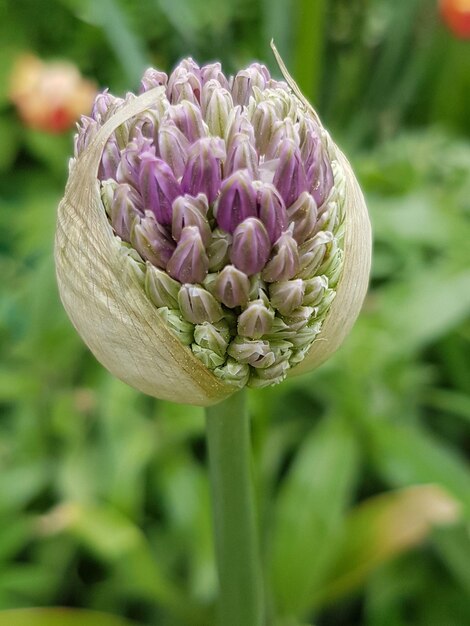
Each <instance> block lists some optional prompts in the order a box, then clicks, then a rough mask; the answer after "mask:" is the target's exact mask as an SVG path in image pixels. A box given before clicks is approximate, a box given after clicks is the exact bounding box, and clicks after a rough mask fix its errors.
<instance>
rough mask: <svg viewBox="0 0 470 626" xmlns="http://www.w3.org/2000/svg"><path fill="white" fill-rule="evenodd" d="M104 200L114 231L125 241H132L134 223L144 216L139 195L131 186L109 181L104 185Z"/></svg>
mask: <svg viewBox="0 0 470 626" xmlns="http://www.w3.org/2000/svg"><path fill="white" fill-rule="evenodd" d="M110 193H112V197H110V195H109V194H110ZM102 198H103V202H104V204H105V208H106V210H107V213H108V215H109V218H110V220H111V225H112V227H113V228H114V231H115V232H116V234H117V235H119V237H121V239H122V240H123V241H130V237H131V232H132V228H133V226H134V222H135V221H136V219H137V218H138V217H141V216H143V206H142V198H141V197H140V195H139V193H138V192H137V191H136V190H135V189H134V188H133V187H131V186H130V185H127V184H125V183H123V184H117V183H114V181H109V182H106V183H104V184H103V188H102Z"/></svg>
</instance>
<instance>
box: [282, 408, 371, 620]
mask: <svg viewBox="0 0 470 626" xmlns="http://www.w3.org/2000/svg"><path fill="white" fill-rule="evenodd" d="M358 461H359V456H358V444H357V441H356V439H355V438H354V434H353V432H352V431H351V429H350V426H349V425H348V423H347V422H346V421H345V420H342V419H340V418H337V417H329V418H327V419H325V420H323V421H322V422H321V423H320V425H319V426H318V427H317V428H316V429H315V430H314V431H313V432H312V434H311V435H310V436H309V437H308V438H307V439H306V441H304V443H303V444H302V446H301V448H300V450H299V452H298V453H297V456H296V458H295V460H294V463H293V466H292V468H291V470H290V472H289V474H288V476H287V478H286V479H285V482H284V483H283V485H282V486H281V490H280V494H279V498H278V501H277V503H276V508H275V511H274V515H275V521H274V528H273V533H272V561H271V563H270V577H271V579H272V585H273V592H274V600H275V603H276V605H277V608H278V611H279V612H280V613H281V615H285V616H291V615H292V616H297V615H301V614H303V613H304V612H305V611H306V610H307V609H308V608H310V607H311V605H312V601H313V600H312V599H313V593H314V589H315V588H316V587H318V585H319V584H320V582H321V581H322V580H323V578H324V577H325V575H326V573H327V571H328V568H329V566H330V563H331V560H332V558H333V557H334V555H335V553H336V539H337V537H338V536H339V533H340V531H341V525H342V520H343V514H344V509H345V507H346V505H347V503H348V501H349V500H350V498H351V493H352V490H353V488H354V484H355V480H356V474H357V468H358Z"/></svg>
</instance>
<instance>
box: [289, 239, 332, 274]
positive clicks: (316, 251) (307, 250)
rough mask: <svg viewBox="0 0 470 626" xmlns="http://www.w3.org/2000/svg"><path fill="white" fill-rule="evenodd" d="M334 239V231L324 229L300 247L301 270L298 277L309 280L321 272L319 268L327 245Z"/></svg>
mask: <svg viewBox="0 0 470 626" xmlns="http://www.w3.org/2000/svg"><path fill="white" fill-rule="evenodd" d="M333 239H334V237H333V234H332V233H330V232H325V231H323V230H322V231H320V232H319V233H317V234H316V235H314V236H313V237H311V238H310V239H307V241H306V242H305V243H303V244H302V245H301V246H300V247H299V255H300V271H299V272H298V274H297V278H303V279H304V280H307V279H309V278H312V277H313V276H315V275H316V274H317V273H320V274H321V272H318V268H319V267H320V265H321V264H322V263H323V260H324V258H325V255H326V253H327V247H328V246H329V245H331V243H332V241H333Z"/></svg>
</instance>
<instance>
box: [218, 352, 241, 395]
mask: <svg viewBox="0 0 470 626" xmlns="http://www.w3.org/2000/svg"><path fill="white" fill-rule="evenodd" d="M214 374H215V375H216V376H217V378H220V379H221V380H223V381H224V382H225V383H228V384H229V385H234V386H235V387H239V388H240V389H241V388H243V387H244V386H245V385H246V383H247V382H248V379H249V377H250V366H249V365H247V364H246V363H239V362H238V361H236V360H235V359H232V358H231V357H229V358H228V359H227V361H226V363H225V365H222V366H221V367H217V368H216V369H215V370H214Z"/></svg>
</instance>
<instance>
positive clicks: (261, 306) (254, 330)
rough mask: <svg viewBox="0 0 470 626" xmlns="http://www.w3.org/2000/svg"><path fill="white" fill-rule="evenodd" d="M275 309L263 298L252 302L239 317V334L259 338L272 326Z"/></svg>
mask: <svg viewBox="0 0 470 626" xmlns="http://www.w3.org/2000/svg"><path fill="white" fill-rule="evenodd" d="M273 320H274V311H273V310H272V309H271V308H268V307H267V306H266V304H265V302H264V301H263V300H262V299H259V300H254V301H253V302H250V303H249V304H248V306H247V307H246V309H245V310H244V311H243V313H242V314H241V315H240V316H239V317H238V325H237V329H238V334H239V335H241V336H242V337H250V338H251V339H259V338H260V337H262V336H263V335H265V334H266V333H269V331H270V330H271V328H272V325H273Z"/></svg>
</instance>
